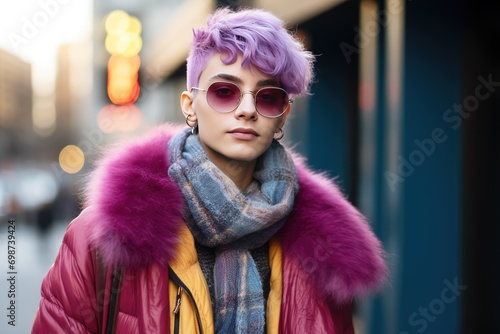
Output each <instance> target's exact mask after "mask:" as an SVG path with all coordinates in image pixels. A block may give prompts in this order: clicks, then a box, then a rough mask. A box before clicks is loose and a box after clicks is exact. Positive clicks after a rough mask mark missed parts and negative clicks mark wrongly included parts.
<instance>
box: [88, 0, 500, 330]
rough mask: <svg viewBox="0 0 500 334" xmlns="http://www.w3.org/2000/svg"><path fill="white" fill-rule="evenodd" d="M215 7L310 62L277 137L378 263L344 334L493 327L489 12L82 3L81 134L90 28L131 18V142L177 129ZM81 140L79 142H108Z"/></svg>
mask: <svg viewBox="0 0 500 334" xmlns="http://www.w3.org/2000/svg"><path fill="white" fill-rule="evenodd" d="M217 6H231V7H238V6H250V7H258V8H263V9H266V10H270V11H272V12H274V13H275V14H276V15H278V16H280V17H281V18H283V19H284V20H285V21H286V22H287V24H288V25H289V27H290V28H291V29H292V30H294V31H295V32H296V33H297V34H298V35H300V36H301V38H303V40H304V42H305V44H306V45H307V46H308V48H309V49H310V50H311V51H312V52H313V53H314V54H316V55H317V56H318V57H317V63H316V68H317V71H316V82H315V83H314V84H313V86H312V93H313V94H312V95H311V96H310V97H307V98H301V99H299V100H298V101H297V103H295V104H294V106H293V112H292V114H291V115H290V117H289V120H288V122H287V128H286V129H285V132H286V138H285V139H286V141H287V142H288V143H292V144H293V145H294V147H295V148H296V150H297V151H299V152H300V153H302V154H304V155H305V156H306V157H307V159H308V162H309V164H310V165H312V167H313V168H315V169H317V170H321V171H325V172H327V173H328V174H329V175H331V176H332V177H336V180H337V183H338V184H339V185H340V186H341V187H342V189H343V190H344V192H345V193H346V196H348V198H349V199H350V200H351V201H352V202H353V203H354V204H355V205H356V206H357V207H358V208H359V209H360V210H361V211H362V212H363V213H364V214H365V215H366V216H367V218H368V220H369V221H370V223H371V224H372V227H373V229H374V230H375V232H376V233H377V235H378V236H379V237H380V238H381V239H382V241H383V242H384V246H385V248H386V250H387V252H388V262H389V264H390V268H391V284H390V286H388V287H387V288H386V289H385V290H384V291H383V292H382V293H381V295H380V296H378V297H375V298H371V299H369V300H367V301H360V302H357V303H356V305H355V306H356V313H357V314H358V316H359V317H360V318H361V319H362V321H361V325H360V332H361V333H377V334H378V333H380V334H407V333H422V332H425V333H440V334H441V333H478V332H488V331H489V330H490V329H491V328H494V327H493V326H494V323H493V322H494V319H495V315H496V314H498V311H499V309H498V306H496V305H497V303H495V301H496V299H497V298H498V297H500V296H499V295H498V292H497V291H496V290H497V289H495V282H498V281H499V279H500V273H499V269H498V268H497V267H498V266H495V265H493V264H494V263H497V259H498V256H499V255H500V248H499V247H498V246H494V245H495V238H496V237H497V236H498V235H499V233H500V231H499V228H498V222H499V221H500V210H499V206H498V203H499V202H500V195H499V189H500V175H499V171H500V161H499V160H500V147H499V145H500V138H499V134H500V120H499V116H498V112H495V111H497V110H498V104H499V102H500V101H499V94H498V93H497V92H496V90H497V89H498V88H497V87H498V86H500V73H499V69H500V66H499V61H498V60H499V59H500V57H498V56H499V53H500V52H499V50H498V49H499V47H498V45H500V44H498V43H496V41H498V37H499V35H500V33H499V31H500V29H499V26H498V24H496V23H495V22H497V20H496V18H495V15H494V14H493V13H495V12H497V11H496V7H495V6H496V5H489V6H490V7H488V6H479V5H478V4H476V3H474V2H472V1H470V0H459V1H455V2H452V3H448V2H446V1H438V2H435V1H434V2H432V1H403V0H387V1H382V0H349V1H334V0H313V1H308V2H301V1H295V2H293V4H291V3H290V2H289V1H288V2H287V1H284V0H279V1H271V0H255V1H251V0H246V1H237V0H234V1H231V0H226V1H202V0H188V1H170V2H159V1H154V0H151V1H146V2H139V1H130V2H127V3H122V2H119V1H110V2H105V3H104V2H100V3H97V2H96V3H95V36H96V37H95V40H94V61H95V64H96V67H95V69H94V85H93V86H94V93H93V94H94V95H93V97H94V98H93V103H94V105H93V107H92V108H91V109H92V112H91V114H90V115H88V116H87V117H88V118H87V122H86V123H85V124H87V126H88V128H90V129H95V127H96V125H95V118H96V113H97V112H98V110H99V109H100V108H102V106H103V105H105V104H107V103H109V101H108V100H107V97H106V88H105V85H106V61H107V59H108V55H106V53H105V51H104V48H103V47H102V46H103V44H104V37H103V34H104V30H103V20H104V18H105V17H106V15H107V14H108V13H109V12H110V11H112V10H114V9H123V10H126V11H127V12H129V13H130V14H133V15H136V16H137V17H139V19H141V20H142V18H147V19H145V20H142V22H143V25H144V26H143V36H144V48H143V50H141V59H142V63H141V69H140V83H141V95H140V97H139V99H138V100H137V102H136V105H137V106H138V107H139V109H140V111H141V113H142V119H143V121H142V129H145V128H147V127H150V126H154V125H155V124H159V123H162V122H165V121H169V122H183V118H182V117H181V112H180V107H179V102H178V101H179V100H178V99H179V94H180V92H181V91H182V90H184V89H185V58H186V56H187V53H188V49H189V39H190V34H191V29H192V27H195V26H199V25H201V24H203V22H204V19H205V18H206V16H207V15H208V14H209V13H210V12H211V11H212V10H213V9H215V8H216V7H217ZM95 131H96V132H95V133H94V138H105V139H103V140H104V141H106V140H107V139H106V138H111V137H106V136H104V134H102V133H99V132H98V129H96V130H95ZM99 136H101V137H99ZM478 258H481V259H482V260H483V261H484V263H486V264H482V263H479V261H477V259H478ZM488 264H489V265H488ZM492 266H493V267H494V268H491V267H492ZM485 305H489V306H488V307H483V306H485ZM490 305H493V306H490Z"/></svg>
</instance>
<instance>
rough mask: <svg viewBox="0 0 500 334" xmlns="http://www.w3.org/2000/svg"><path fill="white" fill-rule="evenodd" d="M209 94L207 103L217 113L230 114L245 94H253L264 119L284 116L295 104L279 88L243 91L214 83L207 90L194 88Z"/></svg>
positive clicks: (224, 83) (232, 85)
mask: <svg viewBox="0 0 500 334" xmlns="http://www.w3.org/2000/svg"><path fill="white" fill-rule="evenodd" d="M191 89H196V90H199V91H201V92H205V93H207V96H206V97H207V103H208V105H209V106H210V107H211V108H212V109H213V110H215V111H217V112H220V113H228V112H231V111H234V110H235V109H236V108H238V106H239V105H240V102H241V98H242V97H243V95H244V94H247V93H249V94H252V95H253V99H254V102H255V110H257V112H258V113H259V115H262V116H264V117H268V118H276V117H280V116H281V115H283V114H284V113H285V111H286V109H287V108H288V106H289V105H290V104H291V103H293V101H292V100H290V99H289V98H288V93H287V92H286V91H285V90H284V89H282V88H279V87H265V88H261V89H259V90H258V91H257V92H252V91H250V90H245V91H243V92H242V91H241V89H240V88H239V87H238V86H236V85H235V84H233V83H230V82H214V83H212V84H211V85H210V86H208V88H207V89H203V88H198V87H192V88H191Z"/></svg>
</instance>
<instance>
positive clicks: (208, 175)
mask: <svg viewBox="0 0 500 334" xmlns="http://www.w3.org/2000/svg"><path fill="white" fill-rule="evenodd" d="M169 152H170V160H171V161H170V162H171V166H170V169H169V171H168V172H169V175H170V176H171V177H172V179H173V180H174V181H175V182H176V183H177V184H178V185H179V187H180V189H181V191H182V193H183V195H184V198H185V199H186V203H187V207H186V211H185V214H184V216H185V219H186V224H187V225H188V227H189V229H190V230H191V233H192V234H193V236H194V238H195V240H196V241H197V242H198V243H200V244H202V245H204V246H207V247H211V248H214V249H215V254H216V258H215V267H214V282H215V298H216V301H215V312H214V316H215V332H216V333H218V334H226V333H238V334H240V333H264V324H265V318H264V309H265V305H264V295H263V289H262V282H261V280H260V276H259V272H258V269H257V266H256V264H255V262H254V260H253V258H252V256H251V254H250V252H249V250H252V249H255V248H258V247H261V246H263V245H264V244H265V243H267V242H268V241H269V239H270V238H271V237H272V236H273V235H274V234H275V233H276V232H277V231H278V230H279V229H280V228H281V227H282V226H283V224H284V222H285V220H286V218H287V216H288V214H289V213H290V211H291V210H292V207H293V203H294V199H295V195H296V194H297V192H298V188H299V187H298V182H297V172H296V170H295V165H294V163H293V160H292V158H291V157H290V155H289V154H288V152H286V150H285V149H284V148H283V146H281V144H279V143H278V142H277V141H273V143H272V145H271V147H270V148H269V149H268V150H267V151H266V152H265V153H264V154H263V155H262V156H261V157H260V158H259V161H258V163H257V167H256V170H255V173H254V175H253V176H254V180H253V182H252V183H251V184H250V186H248V188H247V189H245V190H244V191H242V190H240V189H239V188H238V187H237V186H236V185H235V184H234V183H233V182H232V180H231V179H229V177H227V176H226V175H225V174H224V173H223V172H222V171H221V170H220V169H219V168H217V167H216V166H215V165H214V164H213V163H212V162H211V161H210V159H209V158H208V157H207V155H206V154H205V151H204V150H203V147H202V146H201V143H200V141H199V139H198V136H196V135H191V132H190V131H189V130H186V131H183V132H181V133H179V134H177V135H176V136H175V137H173V138H172V139H171V140H170V142H169Z"/></svg>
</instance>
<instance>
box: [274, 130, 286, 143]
mask: <svg viewBox="0 0 500 334" xmlns="http://www.w3.org/2000/svg"><path fill="white" fill-rule="evenodd" d="M276 135H278V136H276ZM284 135H285V131H283V129H282V128H279V130H278V132H276V134H275V135H274V139H276V140H280V139H281V138H283V136H284Z"/></svg>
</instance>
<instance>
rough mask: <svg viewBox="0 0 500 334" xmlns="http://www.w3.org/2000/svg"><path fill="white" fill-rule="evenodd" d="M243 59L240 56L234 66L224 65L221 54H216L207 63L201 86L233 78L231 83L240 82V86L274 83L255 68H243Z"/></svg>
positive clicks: (201, 77)
mask: <svg viewBox="0 0 500 334" xmlns="http://www.w3.org/2000/svg"><path fill="white" fill-rule="evenodd" d="M241 61H242V58H241V56H238V58H237V59H236V61H235V62H234V63H232V64H227V65H226V64H224V63H223V62H222V60H221V55H220V54H214V55H213V56H212V57H210V59H209V60H208V62H207V66H206V67H205V69H204V70H203V71H202V72H201V75H200V80H199V81H200V84H210V83H212V82H214V81H220V80H221V79H226V80H227V78H230V77H233V78H234V79H230V81H239V82H236V83H238V84H244V85H250V86H252V85H253V86H256V85H259V83H263V82H265V83H266V84H271V83H274V82H275V81H274V80H273V78H272V77H271V76H269V75H267V74H265V73H263V72H262V71H260V70H259V69H258V68H256V67H255V66H249V67H242V66H241Z"/></svg>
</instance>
